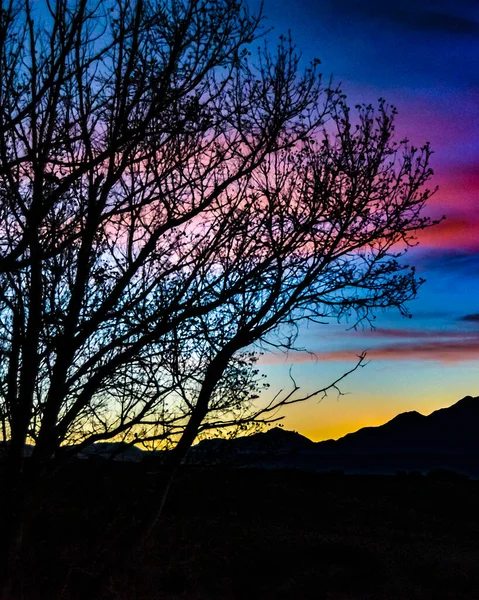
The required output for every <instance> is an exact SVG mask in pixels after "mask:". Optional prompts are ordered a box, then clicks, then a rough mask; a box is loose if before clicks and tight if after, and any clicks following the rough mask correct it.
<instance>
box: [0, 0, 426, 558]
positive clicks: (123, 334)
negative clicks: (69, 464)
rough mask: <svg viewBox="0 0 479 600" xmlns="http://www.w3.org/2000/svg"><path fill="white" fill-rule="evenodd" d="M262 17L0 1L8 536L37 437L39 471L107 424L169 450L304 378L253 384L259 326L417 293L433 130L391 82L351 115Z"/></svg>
mask: <svg viewBox="0 0 479 600" xmlns="http://www.w3.org/2000/svg"><path fill="white" fill-rule="evenodd" d="M260 20H261V19H260V17H259V16H251V15H249V14H248V12H247V10H246V8H245V7H244V6H242V5H241V3H238V2H237V1H236V0H219V1H217V2H213V3H210V2H208V1H207V0H185V1H180V0H172V1H170V2H165V3H158V2H155V1H151V2H150V1H147V0H106V1H104V2H102V3H91V2H90V1H89V0H74V1H70V0H57V2H55V3H50V2H48V1H47V3H46V5H45V10H43V11H41V10H39V9H38V8H35V6H34V5H33V3H32V2H31V0H10V2H9V3H7V4H4V5H2V6H1V10H0V160H1V168H0V211H1V217H2V219H1V237H0V319H1V326H0V352H1V354H2V359H3V360H2V363H1V367H0V369H1V381H0V412H1V415H2V423H4V425H3V431H2V434H3V438H4V441H5V438H8V441H9V452H10V456H9V477H10V489H11V490H12V494H11V498H10V500H9V502H10V505H9V506H10V508H11V509H12V510H13V512H14V513H15V514H16V515H17V518H16V519H15V518H13V519H12V520H11V523H12V527H11V531H12V532H16V533H15V535H16V536H17V538H18V535H17V534H18V528H16V525H15V523H16V524H17V525H18V522H19V521H20V520H21V516H20V513H21V502H20V500H19V499H20V497H21V496H22V493H23V492H22V489H23V487H24V486H23V483H22V475H21V473H22V462H23V459H22V457H23V454H24V449H25V445H26V443H27V441H28V440H29V441H31V442H32V443H34V456H33V459H32V465H34V467H33V466H32V470H33V471H34V472H35V471H36V472H39V470H41V469H42V468H44V466H45V465H47V464H48V463H49V460H50V458H51V457H52V456H53V455H55V454H56V453H57V452H58V451H59V449H60V446H62V445H64V446H65V445H67V446H68V445H69V446H70V447H72V446H73V445H75V451H78V449H79V448H82V447H85V446H87V445H89V444H92V443H93V442H95V441H98V440H105V439H113V438H114V439H127V440H129V441H130V442H139V441H144V442H147V441H150V442H156V443H165V444H166V443H168V444H169V445H170V447H171V448H172V451H171V452H170V453H169V455H168V465H169V466H168V469H169V471H167V472H170V473H172V472H173V471H174V469H175V468H176V466H177V465H178V464H180V463H181V461H182V460H183V458H184V456H185V453H186V452H187V450H188V448H189V447H190V446H191V444H192V443H193V441H194V439H195V438H196V437H197V436H198V435H199V434H200V433H201V432H202V431H205V430H208V429H218V428H225V427H234V426H238V425H242V426H243V425H244V426H245V425H247V424H249V423H263V422H267V421H268V420H271V419H274V418H276V415H277V414H278V410H279V409H281V407H283V406H285V405H286V404H288V403H292V402H298V401H302V400H304V399H306V398H305V397H301V395H299V392H298V390H297V389H296V388H295V389H294V390H293V392H291V393H289V394H286V395H278V396H275V397H274V398H273V400H271V402H270V403H269V404H267V405H264V404H263V405H258V404H257V403H255V402H254V400H255V396H256V395H257V393H258V391H259V389H260V388H261V381H260V380H258V373H257V370H256V368H255V358H256V355H255V352H256V351H257V349H258V348H260V347H261V346H262V345H263V346H264V345H265V344H274V345H275V346H276V347H278V348H281V349H291V348H292V347H294V341H295V332H296V328H297V327H298V324H299V323H300V322H301V321H304V320H312V321H317V322H323V321H324V320H328V319H331V318H334V319H340V318H341V317H343V316H344V315H349V314H352V313H354V314H355V315H356V317H357V319H358V320H368V319H370V317H371V315H372V314H373V311H374V309H377V308H386V307H398V308H399V309H400V310H401V311H403V312H405V311H406V308H405V306H404V303H405V302H407V300H409V299H410V298H412V297H414V296H415V294H416V291H417V287H418V285H419V283H420V281H418V280H417V279H416V278H415V276H414V271H413V270H407V269H405V267H403V266H402V265H401V264H400V263H399V262H398V260H397V259H398V257H399V256H400V255H401V254H402V253H403V252H404V250H405V248H407V247H408V246H409V245H411V244H412V243H413V240H414V238H413V236H414V232H415V231H416V230H417V229H421V228H424V227H427V226H429V225H431V222H430V221H429V220H428V219H426V218H424V217H422V216H421V211H422V209H423V206H424V203H425V202H426V200H427V198H428V196H429V195H430V192H429V191H428V190H424V189H423V185H424V184H425V182H426V181H427V180H428V179H429V177H430V175H431V170H430V168H429V166H428V160H429V156H430V151H429V148H428V147H427V146H425V147H424V148H422V149H421V150H417V149H415V148H412V147H409V146H408V145H407V143H406V142H402V143H396V142H394V140H393V133H394V125H393V121H394V112H395V111H394V109H392V108H390V107H388V106H387V105H386V104H385V103H384V102H382V101H381V102H380V104H379V108H378V110H377V111H376V112H375V111H374V110H373V109H372V107H359V108H358V111H357V116H355V117H354V118H353V119H351V118H350V112H349V109H348V107H347V105H346V102H345V98H344V96H343V95H342V94H341V93H340V92H339V91H337V90H336V91H335V90H332V89H330V88H329V87H327V86H326V87H325V86H323V84H322V81H321V76H320V74H319V73H318V65H319V61H315V62H314V63H313V64H311V65H310V67H309V68H307V69H306V70H305V72H300V69H299V62H300V59H299V57H298V56H297V55H296V53H295V49H294V47H293V45H292V43H291V41H290V40H289V39H284V38H283V39H281V40H280V43H279V45H278V48H277V50H276V52H275V53H271V52H270V51H269V50H268V48H267V47H266V46H265V45H264V44H262V43H260V46H259V47H258V48H257V49H254V53H255V55H254V57H253V58H250V55H251V51H250V49H251V48H253V46H254V44H255V43H257V42H258V38H259V36H260V34H261V29H260V28H259V26H260ZM360 360H362V359H360ZM332 385H334V384H332ZM319 392H320V391H319V390H318V393H319ZM67 453H68V447H67ZM13 507H16V508H15V509H14V508H13ZM157 516H158V514H157V515H156V517H157ZM156 517H155V518H156ZM153 522H154V519H153V520H152V523H153ZM15 535H14V533H12V536H13V537H15ZM17 547H18V544H17Z"/></svg>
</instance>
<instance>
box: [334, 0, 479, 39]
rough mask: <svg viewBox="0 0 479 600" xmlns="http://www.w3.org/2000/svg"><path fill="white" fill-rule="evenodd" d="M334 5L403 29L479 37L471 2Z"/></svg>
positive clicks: (345, 0) (373, 0)
mask: <svg viewBox="0 0 479 600" xmlns="http://www.w3.org/2000/svg"><path fill="white" fill-rule="evenodd" d="M334 2H335V3H336V2H337V9H341V10H342V11H347V12H348V13H349V14H351V13H355V14H356V15H357V16H358V17H359V18H361V17H363V18H376V19H382V20H388V21H390V22H392V23H394V24H395V25H397V26H399V27H401V28H402V29H407V30H412V31H419V32H423V33H429V32H431V33H442V34H444V33H447V34H456V35H467V36H474V37H476V36H478V37H479V22H478V21H477V19H475V18H474V17H473V16H472V15H471V9H473V8H474V5H473V4H472V2H471V1H470V0H462V1H461V0H456V2H454V3H452V4H451V3H449V4H448V5H447V6H445V3H444V2H439V1H436V2H431V1H430V0H416V1H414V2H413V1H412V0H406V1H405V2H403V3H401V4H399V3H396V2H385V1H384V0H362V1H360V2H358V1H355V0H342V1H341V2H339V1H338V0H334Z"/></svg>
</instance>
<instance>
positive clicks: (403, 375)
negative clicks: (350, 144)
mask: <svg viewBox="0 0 479 600" xmlns="http://www.w3.org/2000/svg"><path fill="white" fill-rule="evenodd" d="M249 5H250V6H251V8H252V9H253V10H254V9H255V7H257V6H258V3H256V2H250V4H249ZM264 14H265V17H266V20H265V26H266V27H274V30H273V31H271V32H270V33H269V34H268V37H269V38H270V39H271V40H272V41H273V40H274V39H275V36H279V34H280V33H285V32H287V31H288V30H290V31H291V34H292V36H293V39H294V41H295V42H296V44H297V46H298V49H299V50H301V51H302V54H303V57H304V61H305V64H307V62H308V61H310V60H311V59H313V58H314V57H318V58H320V59H321V62H322V69H323V73H324V75H325V76H326V77H327V78H328V77H329V75H330V74H332V75H333V77H334V81H335V83H341V84H342V88H343V90H344V91H345V93H346V94H347V95H348V99H349V103H350V104H351V105H354V104H357V103H358V102H367V103H370V102H372V103H374V102H376V101H377V99H378V98H380V97H384V98H386V100H387V101H388V102H390V103H391V104H394V105H395V106H396V107H397V109H398V111H399V114H398V116H397V127H396V130H397V132H398V137H403V136H405V135H407V137H408V138H409V139H410V140H411V142H412V143H414V144H416V145H421V144H422V143H424V142H425V141H429V142H430V143H431V146H432V148H433V150H434V156H433V161H432V166H433V168H434V170H435V176H434V179H433V184H436V185H439V187H440V189H439V191H438V192H437V194H436V195H435V196H434V197H433V199H432V200H431V201H430V205H429V214H430V215H432V216H435V217H436V216H441V215H443V214H444V215H446V217H447V219H446V221H444V222H443V223H442V224H440V225H439V226H437V227H436V228H434V229H433V230H429V231H428V232H426V233H424V234H423V235H422V237H420V241H421V244H420V246H419V247H418V248H415V249H413V250H412V251H410V253H409V254H408V260H407V262H408V263H409V264H414V265H416V267H417V270H418V273H419V275H421V276H422V277H425V278H426V280H427V282H426V283H425V284H424V285H423V287H422V288H421V289H420V292H419V298H418V299H417V300H415V301H414V302H412V303H411V304H410V306H409V308H410V310H411V312H412V313H413V318H412V319H404V318H402V317H401V316H400V315H399V314H398V313H395V312H393V311H388V312H385V313H379V314H378V315H377V329H376V330H375V331H370V330H369V329H364V330H358V331H355V330H351V329H349V330H348V327H350V325H351V324H349V325H348V323H341V324H330V325H323V326H319V325H315V326H311V327H309V328H308V329H304V330H303V331H302V333H301V336H300V340H299V342H300V345H302V346H303V347H305V348H306V349H307V350H308V351H312V352H314V353H315V354H316V357H317V358H316V359H314V358H312V357H311V355H310V354H309V353H306V352H298V353H297V354H295V355H290V356H288V357H284V356H281V357H268V356H265V357H264V360H263V365H262V368H263V370H264V371H265V372H266V374H267V375H268V376H269V381H270V383H271V385H272V389H273V390H274V391H277V389H278V387H281V386H283V387H285V388H288V386H290V382H289V381H288V371H289V365H291V364H293V363H294V364H293V370H292V373H293V375H294V378H295V380H296V381H297V383H298V385H300V386H301V387H302V389H304V391H310V390H312V389H314V388H318V387H321V386H322V385H324V384H326V383H328V382H329V381H331V380H332V379H334V377H336V376H337V375H339V374H340V373H342V372H343V371H345V370H348V369H349V368H350V367H351V366H353V365H354V362H355V357H356V355H357V354H358V353H359V352H361V351H363V350H368V358H369V359H370V362H369V364H368V365H367V366H366V367H364V368H362V369H360V370H359V371H357V372H355V373H354V374H353V375H351V376H350V377H349V378H348V379H347V380H345V381H344V382H343V383H342V384H341V390H342V392H347V394H346V395H343V396H340V397H339V398H338V396H337V394H335V393H334V392H331V393H330V394H329V395H328V397H327V398H325V399H323V400H322V401H321V402H320V403H319V404H318V402H315V401H312V402H309V403H308V404H303V405H296V406H295V407H294V409H290V410H288V411H287V412H286V419H285V421H284V426H285V427H286V428H288V429H295V430H297V431H300V432H301V433H303V434H305V435H307V436H308V437H310V438H311V439H313V440H320V439H325V438H330V437H333V438H337V437H340V436H342V435H344V434H346V433H348V432H350V431H354V430H356V429H358V428H360V427H362V426H365V425H378V424H381V423H383V422H385V421H387V420H388V419H390V418H392V417H394V416H395V415H396V414H397V413H399V412H403V411H406V410H418V411H419V412H422V413H424V414H428V413H430V412H432V411H433V410H435V409H437V408H440V407H444V406H449V405H450V404H453V403H454V402H456V401H457V400H459V399H460V398H462V397H463V396H465V395H479V210H478V206H479V205H478V201H479V68H478V67H479V2H477V0H456V1H455V2H444V1H443V0H404V1H403V2H393V1H391V2H389V1H385V0H295V2H291V1H290V0H265V2H264Z"/></svg>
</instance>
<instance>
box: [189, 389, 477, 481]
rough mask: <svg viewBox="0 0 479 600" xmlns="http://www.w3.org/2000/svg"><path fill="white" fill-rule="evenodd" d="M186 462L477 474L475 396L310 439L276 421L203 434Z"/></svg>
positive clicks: (363, 470) (260, 466)
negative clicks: (229, 435)
mask: <svg viewBox="0 0 479 600" xmlns="http://www.w3.org/2000/svg"><path fill="white" fill-rule="evenodd" d="M187 462H189V463H191V464H219V465H234V466H242V467H246V466H248V467H259V468H299V469H307V470H313V471H328V470H343V471H345V472H349V473H395V472H397V471H419V472H429V471H430V470H434V469H448V470H453V471H459V472H462V473H465V474H468V475H470V476H473V477H479V397H475V398H473V397H472V396H466V397H465V398H463V399H462V400H459V401H458V402H456V404H453V405H452V406H450V407H448V408H442V409H439V410H436V411H434V412H433V413H431V414H430V415H428V416H425V415H422V414H420V413H418V412H416V411H411V412H405V413H401V414H399V415H397V416H396V417H394V418H393V419H391V420H390V421H388V422H387V423H385V424H384V425H380V426H378V427H364V428H362V429H360V430H359V431H356V432H354V433H349V434H348V435H345V436H344V437H342V438H340V439H338V440H326V441H322V442H313V441H311V440H310V439H308V438H307V437H305V436H303V435H301V434H299V433H296V432H293V431H287V430H284V429H281V428H279V427H275V428H272V429H270V430H268V431H266V432H263V433H257V434H254V435H251V436H245V437H239V438H236V439H232V440H229V439H212V440H204V441H202V442H200V443H199V444H197V445H196V446H194V447H193V448H192V449H191V451H190V454H189V456H188V461H187Z"/></svg>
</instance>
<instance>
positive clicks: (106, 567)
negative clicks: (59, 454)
mask: <svg viewBox="0 0 479 600" xmlns="http://www.w3.org/2000/svg"><path fill="white" fill-rule="evenodd" d="M157 468H159V467H158V466H155V464H154V462H150V464H145V465H143V464H126V463H111V462H102V461H97V462H94V461H78V462H76V463H74V464H73V465H71V467H70V468H69V469H68V470H64V471H62V472H61V473H59V474H58V475H57V477H56V478H55V479H54V480H51V481H49V482H48V483H46V484H45V487H44V489H43V490H42V491H41V497H42V503H41V504H40V503H38V504H37V505H36V507H35V510H34V514H33V515H32V527H31V529H30V531H29V533H28V536H27V538H26V540H25V542H26V543H25V545H24V551H23V552H24V556H23V560H24V564H25V571H24V578H23V587H24V590H23V592H24V597H25V598H28V600H40V599H48V600H50V599H51V598H61V599H62V600H83V599H84V598H91V599H92V600H96V599H97V598H105V599H110V598H111V599H116V600H132V599H135V600H151V599H153V598H157V599H168V600H180V599H182V600H184V599H188V600H200V599H201V600H243V599H245V600H246V599H247V598H264V599H265V600H269V599H271V600H277V599H283V600H286V599H290V600H296V599H297V598H301V599H304V600H307V599H313V598H314V599H315V600H317V599H318V598H319V599H321V598H324V599H333V598H335V599H336V598H337V599H341V600H345V599H351V600H352V599H358V600H359V599H366V598H367V599H368V600H369V599H370V600H379V599H381V600H392V599H401V600H414V599H416V600H424V599H430V600H433V599H434V600H439V599H446V598H448V599H451V600H452V599H455V600H459V599H460V600H465V599H469V600H472V599H475V598H477V589H479V574H478V571H477V563H478V560H479V517H478V511H477V506H478V502H479V482H477V481H467V480H461V479H452V478H447V479H444V478H436V477H423V476H420V475H416V476H414V474H412V475H404V476H402V477H401V476H391V477H386V476H385V477H381V476H365V475H361V476H352V475H344V474H341V473H330V474H312V473H305V472H300V471H292V470H290V471H288V470H280V471H264V470H248V469H245V470H234V469H231V470H228V469H221V468H220V469H191V468H183V469H182V470H181V471H180V472H179V474H178V475H177V477H176V478H175V481H174V483H173V485H172V488H171V491H170V495H169V497H168V499H167V503H166V505H165V512H164V518H163V519H162V520H161V521H160V523H159V524H158V527H157V528H156V530H155V533H154V534H153V535H152V536H151V537H150V539H149V541H148V544H147V546H145V547H144V548H143V549H142V550H141V552H140V553H138V554H135V555H133V556H131V557H130V559H129V561H128V563H127V564H126V565H125V564H124V562H123V561H122V556H123V555H124V553H125V552H128V548H125V545H124V544H125V543H127V542H126V540H127V539H128V534H127V531H128V528H131V527H133V528H134V527H135V524H136V523H137V522H138V520H141V518H142V516H143V512H144V511H145V510H147V509H148V508H149V507H151V505H152V504H153V505H154V504H155V502H156V498H155V495H154V493H152V492H151V481H152V479H153V478H154V477H155V475H154V474H153V473H154V472H155V471H156V470H157ZM119 565H121V567H120V568H118V566H119ZM115 566H116V567H117V568H115ZM99 590H100V591H99Z"/></svg>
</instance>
